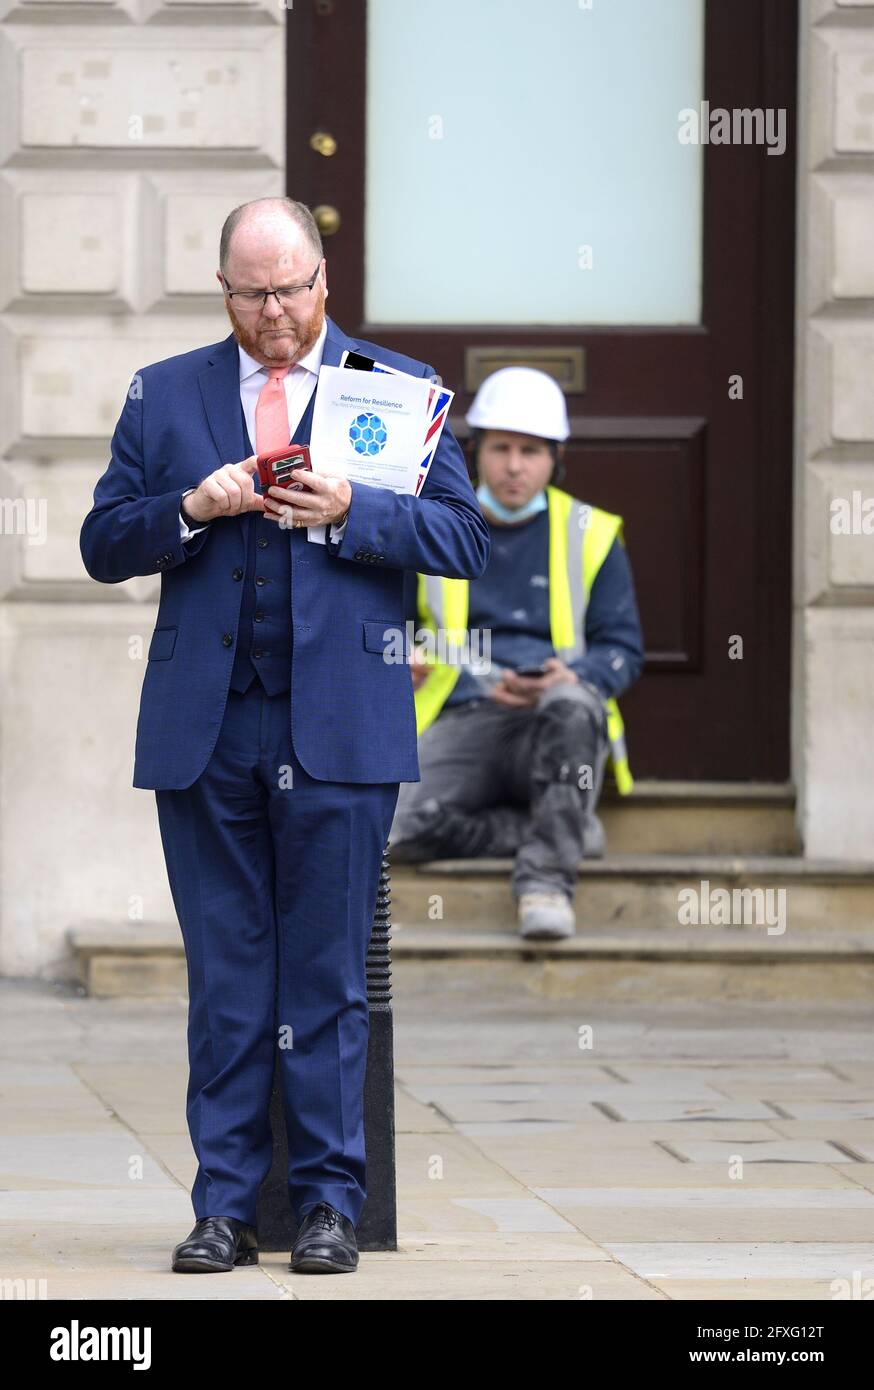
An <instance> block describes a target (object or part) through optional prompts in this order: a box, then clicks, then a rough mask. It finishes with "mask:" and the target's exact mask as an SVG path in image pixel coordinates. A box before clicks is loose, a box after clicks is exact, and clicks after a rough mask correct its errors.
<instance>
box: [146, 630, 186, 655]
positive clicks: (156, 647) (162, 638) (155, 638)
mask: <svg viewBox="0 0 874 1390" xmlns="http://www.w3.org/2000/svg"><path fill="white" fill-rule="evenodd" d="M178 631H179V629H178V628H175V627H156V628H155V631H154V632H153V633H152V640H151V642H150V643H149V660H150V661H169V660H170V658H171V656H172V655H173V648H174V647H175V646H176V633H177V632H178Z"/></svg>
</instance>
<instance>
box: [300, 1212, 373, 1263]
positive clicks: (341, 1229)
mask: <svg viewBox="0 0 874 1390" xmlns="http://www.w3.org/2000/svg"><path fill="white" fill-rule="evenodd" d="M357 1268H358V1242H357V1240H356V1239H355V1227H354V1226H353V1225H352V1222H351V1221H350V1220H349V1218H348V1216H344V1215H343V1213H342V1212H341V1211H337V1209H336V1208H335V1207H332V1206H331V1204H330V1203H329V1202H317V1203H316V1205H315V1206H314V1207H311V1208H310V1210H309V1211H308V1212H307V1213H306V1215H305V1216H304V1218H303V1220H302V1221H301V1223H300V1229H299V1230H298V1233H297V1240H296V1241H295V1242H294V1249H293V1250H292V1252H291V1263H290V1265H289V1269H292V1270H293V1271H294V1272H295V1274H349V1273H351V1272H352V1270H353V1269H357Z"/></svg>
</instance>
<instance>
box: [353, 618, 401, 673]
mask: <svg viewBox="0 0 874 1390" xmlns="http://www.w3.org/2000/svg"><path fill="white" fill-rule="evenodd" d="M361 626H362V627H363V629H364V650H365V651H367V652H379V653H380V655H381V656H382V657H384V659H385V660H386V661H387V662H398V663H400V662H403V661H405V660H406V659H407V657H408V655H409V653H408V651H407V641H406V630H405V628H404V624H403V623H399V622H395V621H394V619H392V618H387V619H386V620H385V621H384V622H379V621H377V620H375V619H365V621H364V622H363V623H362V624H361Z"/></svg>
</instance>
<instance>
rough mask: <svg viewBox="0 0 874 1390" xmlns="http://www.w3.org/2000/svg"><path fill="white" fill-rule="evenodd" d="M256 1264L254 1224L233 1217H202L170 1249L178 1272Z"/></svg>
mask: <svg viewBox="0 0 874 1390" xmlns="http://www.w3.org/2000/svg"><path fill="white" fill-rule="evenodd" d="M257 1263H258V1237H257V1235H256V1234H255V1227H254V1226H247V1225H246V1222H245V1221H238V1220H237V1219H236V1217H235V1216H204V1217H201V1219H200V1221H198V1222H197V1223H196V1224H195V1227H194V1230H193V1231H192V1232H191V1234H190V1235H189V1236H186V1238H185V1240H183V1241H181V1242H180V1244H179V1245H177V1246H176V1248H175V1249H174V1251H173V1269H174V1270H175V1271H176V1272H177V1273H180V1274H217V1273H220V1272H221V1271H223V1270H228V1269H233V1267H234V1265H256V1264H257Z"/></svg>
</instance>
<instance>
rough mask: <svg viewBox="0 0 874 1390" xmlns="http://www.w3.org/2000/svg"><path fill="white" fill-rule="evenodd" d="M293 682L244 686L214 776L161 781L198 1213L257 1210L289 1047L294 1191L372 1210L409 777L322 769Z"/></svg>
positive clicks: (299, 1198)
mask: <svg viewBox="0 0 874 1390" xmlns="http://www.w3.org/2000/svg"><path fill="white" fill-rule="evenodd" d="M290 698H291V697H290V694H289V692H288V691H285V692H284V693H281V694H278V695H272V696H271V695H268V694H267V693H266V691H265V690H264V687H263V686H262V685H261V682H260V680H256V681H254V682H253V683H252V685H251V686H250V687H249V689H248V690H247V691H246V692H245V693H244V694H241V693H238V692H236V691H233V690H232V691H230V693H229V694H228V698H227V705H226V708H225V713H224V718H223V722H222V726H221V729H220V732H219V736H218V740H217V742H216V746H215V750H214V752H213V753H212V756H211V757H210V760H209V762H208V763H207V766H206V767H205V769H204V771H203V772H202V773H201V775H200V776H199V777H198V778H197V780H196V781H195V782H194V783H193V784H192V785H191V786H190V787H186V788H184V789H182V790H172V791H163V790H162V791H156V793H155V796H156V800H157V807H158V821H159V825H160V830H161V839H162V842H163V846H164V856H165V860H166V864H167V873H168V877H169V881H170V889H171V892H172V895H173V901H174V904H175V907H176V912H177V915H178V918H179V922H180V925H181V928H182V935H183V939H184V943H185V955H186V961H187V965H188V991H189V1012H188V1056H189V1066H190V1074H189V1083H188V1095H187V1118H188V1127H189V1131H190V1134H191V1142H192V1144H193V1146H194V1151H195V1154H196V1156H197V1160H198V1168H197V1176H196V1179H195V1182H194V1186H193V1188H192V1194H191V1196H192V1203H193V1206H194V1213H195V1216H196V1218H197V1219H200V1218H201V1217H204V1216H233V1217H236V1218H237V1219H238V1220H240V1221H246V1222H249V1223H250V1224H252V1225H254V1224H255V1214H256V1203H257V1199H258V1191H259V1188H260V1186H261V1183H262V1182H263V1180H264V1178H265V1177H266V1176H267V1174H268V1172H269V1170H270V1166H271V1161H272V1136H271V1130H270V1120H269V1108H270V1094H271V1088H272V1082H273V1075H274V1064H275V1058H276V1056H277V1052H278V1056H279V1058H280V1067H281V1077H282V1095H283V1103H284V1109H285V1117H286V1126H287V1131H288V1155H289V1160H288V1195H289V1202H290V1204H291V1207H292V1210H293V1211H294V1213H295V1216H296V1217H297V1219H298V1220H300V1219H301V1217H302V1216H303V1215H304V1213H305V1212H306V1211H307V1210H308V1209H309V1208H310V1207H312V1206H313V1205H315V1203H316V1202H321V1201H327V1202H330V1203H331V1205H332V1206H334V1207H336V1208H337V1210H339V1211H342V1212H343V1213H344V1214H345V1215H346V1216H347V1217H348V1218H349V1220H350V1221H352V1222H353V1223H354V1224H357V1222H358V1219H359V1217H360V1215H361V1208H362V1206H363V1205H364V1199H365V1196H366V1182H365V1176H366V1175H365V1153H364V1076H365V1068H366V1063H367V1041H368V1025H369V1019H368V1009H367V980H366V969H365V964H366V957H367V948H368V943H369V940H370V932H371V927H372V924H373V914H374V910H375V907H376V894H377V889H378V884H379V874H380V866H381V862H382V853H383V849H384V846H385V844H386V843H387V841H388V836H389V831H390V829H391V823H392V817H393V815H394V811H395V805H396V802H397V798H398V791H399V784H398V783H397V782H380V783H360V782H359V783H347V782H328V781H316V780H315V779H314V778H312V777H310V776H309V775H308V774H307V773H306V772H305V771H304V769H303V767H302V766H301V764H300V762H299V761H298V760H297V758H296V757H295V753H294V748H293V746H292V742H291V731H290V728H291V721H290V719H289V700H290Z"/></svg>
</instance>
